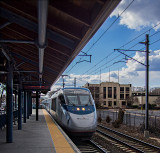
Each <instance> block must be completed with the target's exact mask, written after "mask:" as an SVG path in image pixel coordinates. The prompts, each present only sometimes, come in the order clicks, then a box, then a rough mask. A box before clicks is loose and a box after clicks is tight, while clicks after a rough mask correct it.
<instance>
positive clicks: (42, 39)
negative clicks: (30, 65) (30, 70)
mask: <svg viewBox="0 0 160 153" xmlns="http://www.w3.org/2000/svg"><path fill="white" fill-rule="evenodd" d="M47 14H48V0H45V1H44V0H39V1H38V47H39V79H40V81H42V73H43V60H44V49H45V48H46V27H47Z"/></svg>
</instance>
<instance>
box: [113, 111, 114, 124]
mask: <svg viewBox="0 0 160 153" xmlns="http://www.w3.org/2000/svg"><path fill="white" fill-rule="evenodd" d="M113 122H114V112H113Z"/></svg>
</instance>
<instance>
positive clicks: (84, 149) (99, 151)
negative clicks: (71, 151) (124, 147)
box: [73, 140, 109, 153]
mask: <svg viewBox="0 0 160 153" xmlns="http://www.w3.org/2000/svg"><path fill="white" fill-rule="evenodd" d="M73 142H74V144H75V145H76V146H77V147H78V149H79V150H80V151H81V153H109V152H108V151H106V150H105V149H104V148H103V147H102V146H100V145H99V144H97V143H96V142H95V141H93V140H87V141H73Z"/></svg>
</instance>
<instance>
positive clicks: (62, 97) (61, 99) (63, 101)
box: [58, 94, 65, 104]
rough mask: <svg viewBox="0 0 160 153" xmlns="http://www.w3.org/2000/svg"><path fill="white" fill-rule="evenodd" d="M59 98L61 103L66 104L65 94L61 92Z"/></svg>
mask: <svg viewBox="0 0 160 153" xmlns="http://www.w3.org/2000/svg"><path fill="white" fill-rule="evenodd" d="M58 98H59V99H60V101H61V104H65V99H64V95H62V94H60V95H59V96H58Z"/></svg>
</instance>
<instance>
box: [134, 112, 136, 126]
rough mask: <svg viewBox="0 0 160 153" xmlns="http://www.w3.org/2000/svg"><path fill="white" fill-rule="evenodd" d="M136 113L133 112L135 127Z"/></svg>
mask: <svg viewBox="0 0 160 153" xmlns="http://www.w3.org/2000/svg"><path fill="white" fill-rule="evenodd" d="M135 120H136V113H135V114H134V127H135Z"/></svg>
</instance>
